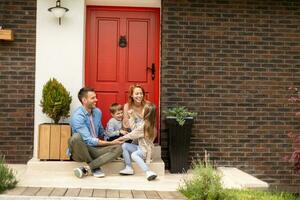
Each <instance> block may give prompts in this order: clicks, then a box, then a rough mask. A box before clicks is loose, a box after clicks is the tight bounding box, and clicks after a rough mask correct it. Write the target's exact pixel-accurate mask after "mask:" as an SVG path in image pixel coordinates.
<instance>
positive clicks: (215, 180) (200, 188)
mask: <svg viewBox="0 0 300 200" xmlns="http://www.w3.org/2000/svg"><path fill="white" fill-rule="evenodd" d="M192 174H193V176H192V178H186V179H184V180H183V181H184V183H183V185H181V186H180V187H179V191H180V192H181V193H182V194H183V195H185V196H186V197H187V198H188V199H191V200H221V199H227V198H226V193H225V190H224V189H223V188H222V184H221V176H220V175H219V174H218V172H217V171H216V170H214V169H213V167H212V166H210V165H207V166H205V165H204V164H203V163H201V162H196V163H194V164H193V165H192Z"/></svg>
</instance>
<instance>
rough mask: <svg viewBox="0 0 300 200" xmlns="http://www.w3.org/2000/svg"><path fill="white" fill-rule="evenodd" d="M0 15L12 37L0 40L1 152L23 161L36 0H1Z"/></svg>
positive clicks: (28, 136)
mask: <svg viewBox="0 0 300 200" xmlns="http://www.w3.org/2000/svg"><path fill="white" fill-rule="evenodd" d="M0 19H1V20H0V25H2V26H3V27H4V28H7V29H12V30H13V31H14V37H15V39H14V41H4V40H0V154H4V155H5V157H6V161H7V162H9V163H25V162H27V161H28V160H29V159H30V158H31V157H32V155H33V114H34V113H33V110H34V109H33V108H34V79H35V77H34V73H35V36H36V33H35V32H36V27H35V24H36V0H27V1H24V0H1V2H0Z"/></svg>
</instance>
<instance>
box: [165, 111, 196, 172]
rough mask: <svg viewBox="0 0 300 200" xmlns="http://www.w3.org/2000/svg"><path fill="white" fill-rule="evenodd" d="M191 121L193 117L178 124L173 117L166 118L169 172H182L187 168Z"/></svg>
mask: <svg viewBox="0 0 300 200" xmlns="http://www.w3.org/2000/svg"><path fill="white" fill-rule="evenodd" d="M193 122H194V119H193V118H187V119H186V120H185V124H184V125H183V126H180V125H179V124H178V122H177V121H176V119H175V118H172V117H167V118H166V123H167V127H168V132H169V157H170V171H171V173H182V172H186V171H187V170H188V169H189V164H188V158H189V148H190V137H191V132H192V125H193Z"/></svg>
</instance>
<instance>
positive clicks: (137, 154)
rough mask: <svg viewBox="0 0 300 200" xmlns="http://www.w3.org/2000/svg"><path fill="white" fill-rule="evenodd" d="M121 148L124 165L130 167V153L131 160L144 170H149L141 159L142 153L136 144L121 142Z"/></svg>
mask: <svg viewBox="0 0 300 200" xmlns="http://www.w3.org/2000/svg"><path fill="white" fill-rule="evenodd" d="M122 149H123V158H124V161H125V164H126V166H130V167H132V164H131V159H130V154H131V158H132V160H134V161H135V162H136V163H137V164H138V165H139V166H140V168H141V169H142V170H143V171H144V172H146V171H148V170H149V168H148V166H147V165H146V163H145V161H144V159H143V153H142V151H141V149H140V147H139V146H138V145H136V144H130V143H123V144H122Z"/></svg>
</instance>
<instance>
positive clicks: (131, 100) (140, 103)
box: [123, 84, 149, 132]
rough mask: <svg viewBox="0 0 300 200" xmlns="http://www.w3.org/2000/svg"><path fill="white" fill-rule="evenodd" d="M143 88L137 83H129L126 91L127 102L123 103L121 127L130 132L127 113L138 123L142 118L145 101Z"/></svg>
mask: <svg viewBox="0 0 300 200" xmlns="http://www.w3.org/2000/svg"><path fill="white" fill-rule="evenodd" d="M144 97H145V90H144V88H143V87H142V86H140V85H138V84H134V85H131V86H130V88H129V91H128V102H127V103H126V104H125V105H124V117H123V127H124V128H125V129H127V130H129V132H130V126H129V114H130V115H131V116H132V117H133V118H134V122H135V123H136V125H138V124H139V123H140V122H142V120H143V109H144V107H145V104H146V103H149V101H146V100H145V99H144Z"/></svg>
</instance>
